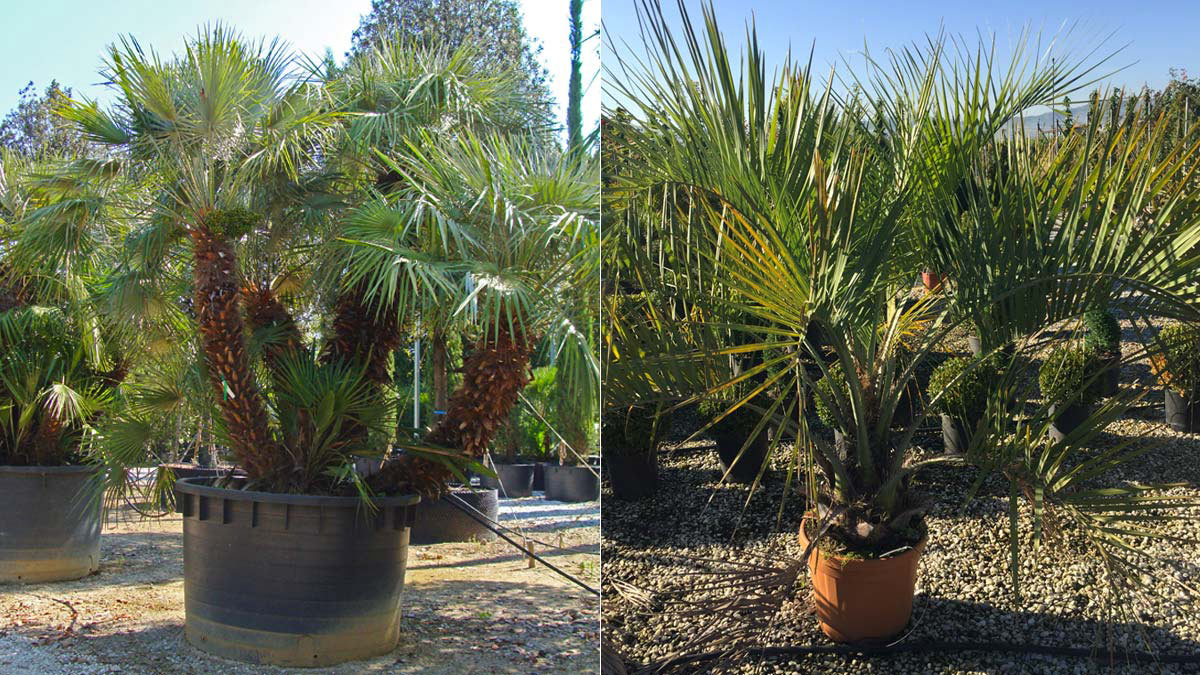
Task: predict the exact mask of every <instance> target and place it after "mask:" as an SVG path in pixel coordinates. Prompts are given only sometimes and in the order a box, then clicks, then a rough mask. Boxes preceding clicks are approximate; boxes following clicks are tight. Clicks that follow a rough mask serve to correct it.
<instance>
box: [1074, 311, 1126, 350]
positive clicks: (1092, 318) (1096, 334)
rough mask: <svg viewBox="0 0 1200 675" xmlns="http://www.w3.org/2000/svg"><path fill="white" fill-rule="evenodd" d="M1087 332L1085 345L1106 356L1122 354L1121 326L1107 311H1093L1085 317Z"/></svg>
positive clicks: (1084, 325)
mask: <svg viewBox="0 0 1200 675" xmlns="http://www.w3.org/2000/svg"><path fill="white" fill-rule="evenodd" d="M1083 327H1084V329H1085V330H1086V333H1085V334H1084V338H1083V345H1084V346H1085V347H1087V348H1089V349H1092V350H1093V351H1095V352H1096V353H1098V354H1101V355H1104V356H1110V357H1111V356H1113V355H1117V356H1119V355H1120V354H1121V324H1119V323H1117V318H1116V317H1115V316H1113V315H1112V312H1109V311H1108V310H1105V309H1093V310H1091V311H1089V312H1087V313H1086V314H1084V315H1083Z"/></svg>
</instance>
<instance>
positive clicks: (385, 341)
mask: <svg viewBox="0 0 1200 675" xmlns="http://www.w3.org/2000/svg"><path fill="white" fill-rule="evenodd" d="M399 347H400V322H399V317H397V315H396V311H395V309H394V308H391V307H384V308H378V309H377V308H375V307H371V306H370V304H369V303H368V302H367V299H366V297H365V292H364V291H363V290H362V289H360V288H354V289H351V290H348V291H345V292H343V293H342V294H341V296H339V297H338V301H337V306H336V307H334V318H333V339H332V340H331V341H330V342H329V344H328V345H327V347H326V349H325V353H324V354H322V355H321V359H322V360H323V361H324V362H326V363H329V362H332V361H336V360H338V359H345V360H347V361H348V362H351V363H358V364H365V365H366V367H367V378H368V379H369V380H371V381H372V382H374V383H375V384H378V385H385V384H388V383H389V382H391V375H390V374H389V372H388V370H389V365H390V361H391V355H392V352H393V351H394V350H396V349H398V348H399Z"/></svg>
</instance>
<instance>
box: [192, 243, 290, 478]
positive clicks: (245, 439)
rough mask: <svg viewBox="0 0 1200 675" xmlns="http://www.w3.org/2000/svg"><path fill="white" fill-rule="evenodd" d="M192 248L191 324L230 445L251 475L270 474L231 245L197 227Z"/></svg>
mask: <svg viewBox="0 0 1200 675" xmlns="http://www.w3.org/2000/svg"><path fill="white" fill-rule="evenodd" d="M192 242H193V244H194V247H195V276H196V279H195V282H196V291H195V292H196V296H195V310H196V324H197V326H198V328H199V329H200V337H201V342H202V346H203V348H204V354H205V357H206V360H207V361H208V372H209V376H210V378H211V380H212V384H213V387H214V388H215V389H216V390H217V400H218V402H219V405H220V408H221V416H222V418H223V419H224V420H225V427H226V430H227V431H228V433H229V440H230V444H231V445H232V446H233V451H234V453H235V454H236V455H237V457H238V460H239V463H240V464H241V465H242V467H243V468H244V469H245V470H246V473H247V474H248V475H249V476H250V478H251V479H252V480H261V479H272V478H274V471H275V470H276V468H277V467H278V466H279V464H280V461H281V459H282V458H283V453H282V448H280V447H278V445H277V444H276V442H275V440H274V438H273V437H272V436H271V430H270V427H269V425H268V420H267V410H266V403H265V401H264V400H263V395H262V392H261V391H260V390H259V388H258V382H257V381H255V379H254V373H253V371H252V370H251V368H250V357H249V354H248V353H247V351H246V336H245V323H244V321H243V319H242V312H241V306H240V303H239V293H238V286H239V284H238V272H237V266H236V265H235V263H234V256H233V249H232V248H231V247H230V246H229V245H228V244H226V243H225V242H224V241H222V240H220V239H219V238H217V237H215V236H214V235H213V234H212V233H211V232H208V231H207V230H206V229H203V228H196V229H193V230H192Z"/></svg>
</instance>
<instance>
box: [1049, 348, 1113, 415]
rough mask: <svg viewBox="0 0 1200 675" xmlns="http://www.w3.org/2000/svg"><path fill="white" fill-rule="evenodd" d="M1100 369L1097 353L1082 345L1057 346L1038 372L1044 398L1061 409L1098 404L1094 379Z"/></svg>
mask: <svg viewBox="0 0 1200 675" xmlns="http://www.w3.org/2000/svg"><path fill="white" fill-rule="evenodd" d="M1100 369H1101V364H1100V359H1099V355H1098V354H1097V353H1096V352H1095V351H1094V350H1092V349H1088V348H1087V347H1084V346H1080V345H1063V346H1060V347H1057V348H1056V349H1054V351H1052V352H1050V354H1049V355H1048V356H1047V357H1046V360H1045V361H1044V362H1043V363H1042V368H1041V370H1040V371H1039V372H1038V384H1039V385H1040V386H1041V389H1042V396H1043V397H1044V398H1045V399H1046V401H1048V402H1050V403H1053V404H1055V405H1059V406H1070V405H1074V404H1080V405H1088V404H1090V403H1094V402H1095V401H1096V400H1097V399H1098V398H1100V392H1099V384H1098V380H1096V378H1095V377H1094V375H1095V374H1096V372H1098V371H1099V370H1100Z"/></svg>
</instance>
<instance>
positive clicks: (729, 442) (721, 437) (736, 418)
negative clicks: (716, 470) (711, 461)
mask: <svg viewBox="0 0 1200 675" xmlns="http://www.w3.org/2000/svg"><path fill="white" fill-rule="evenodd" d="M735 400H736V399H732V398H709V399H705V400H703V401H701V402H700V406H699V411H700V416H701V418H702V419H704V420H706V424H707V425H711V426H708V431H709V433H710V434H712V437H713V440H714V441H716V444H717V457H718V458H720V460H721V479H722V480H732V481H734V482H737V483H754V482H755V481H757V480H758V479H759V476H760V475H764V474H765V473H766V472H767V470H768V468H767V467H766V464H767V454H768V453H767V451H768V449H769V446H770V442H769V438H768V433H767V429H766V427H765V425H760V424H759V422H761V421H762V413H761V412H755V411H754V410H752V409H751V408H750V407H749V405H742V406H741V407H739V408H737V409H736V410H732V411H731V410H730V405H731V404H732V403H733V402H734V401H735Z"/></svg>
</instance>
